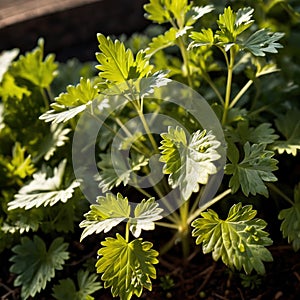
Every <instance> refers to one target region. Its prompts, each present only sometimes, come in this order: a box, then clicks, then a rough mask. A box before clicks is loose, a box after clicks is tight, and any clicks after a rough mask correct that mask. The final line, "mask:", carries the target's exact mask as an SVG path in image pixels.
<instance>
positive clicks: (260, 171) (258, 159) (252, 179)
mask: <svg viewBox="0 0 300 300" xmlns="http://www.w3.org/2000/svg"><path fill="white" fill-rule="evenodd" d="M231 147H232V149H236V151H235V152H234V154H232V153H233V152H232V149H230V148H229V147H228V158H229V160H230V161H231V163H229V164H227V166H226V169H225V173H226V174H229V175H232V177H231V178H230V181H229V186H230V187H231V189H232V193H235V192H236V191H237V190H238V189H239V188H240V187H241V188H242V191H243V193H244V194H245V195H246V196H249V194H252V195H256V194H260V195H263V196H265V197H268V195H269V192H268V189H267V187H266V185H265V183H264V181H276V180H277V178H276V176H275V175H274V174H273V173H272V172H273V171H275V170H277V169H278V168H277V166H276V164H277V162H278V161H277V160H276V159H274V158H272V157H273V156H274V152H273V151H268V150H265V147H266V145H265V144H259V145H258V144H253V145H251V146H250V144H249V142H246V143H245V145H244V148H243V149H244V159H243V160H242V161H241V162H239V152H238V151H237V148H236V147H235V146H234V145H231Z"/></svg>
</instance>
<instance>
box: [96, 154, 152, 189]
mask: <svg viewBox="0 0 300 300" xmlns="http://www.w3.org/2000/svg"><path fill="white" fill-rule="evenodd" d="M100 158H101V160H100V162H99V163H98V167H99V168H100V169H101V171H100V172H99V176H97V178H96V180H99V181H100V182H99V187H100V188H101V189H102V192H103V193H105V192H107V191H109V190H111V189H112V188H113V187H118V186H119V185H120V184H121V183H123V185H124V186H126V185H127V184H128V182H129V180H130V179H131V178H132V176H134V173H135V172H136V171H139V170H140V169H141V168H142V167H143V166H146V165H148V161H149V160H148V159H146V158H145V157H144V156H142V155H133V156H132V158H131V159H130V158H128V157H127V158H126V159H125V158H123V157H122V156H116V157H115V159H116V161H114V165H113V164H112V161H111V155H110V154H105V153H104V154H100ZM116 166H117V169H116Z"/></svg>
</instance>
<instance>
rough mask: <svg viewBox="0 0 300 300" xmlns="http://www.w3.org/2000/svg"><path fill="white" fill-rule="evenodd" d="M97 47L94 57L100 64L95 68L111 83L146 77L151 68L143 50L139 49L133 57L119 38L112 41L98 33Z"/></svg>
mask: <svg viewBox="0 0 300 300" xmlns="http://www.w3.org/2000/svg"><path fill="white" fill-rule="evenodd" d="M97 37H98V41H99V49H100V51H101V52H98V53H96V58H97V60H98V62H99V63H100V65H97V66H96V68H97V69H99V70H100V72H99V76H101V78H104V79H107V80H108V81H110V82H111V83H122V82H125V81H127V80H129V79H136V78H143V77H147V76H148V75H149V74H150V72H151V69H152V66H151V65H149V59H147V58H145V52H144V51H143V50H140V51H139V52H138V53H137V55H136V58H135V59H134V57H133V53H132V51H131V50H130V49H127V50H126V48H125V45H124V44H123V43H121V42H120V41H119V40H115V41H114V42H113V41H112V40H111V39H110V38H109V37H107V38H106V37H105V36H104V35H103V34H98V35H97Z"/></svg>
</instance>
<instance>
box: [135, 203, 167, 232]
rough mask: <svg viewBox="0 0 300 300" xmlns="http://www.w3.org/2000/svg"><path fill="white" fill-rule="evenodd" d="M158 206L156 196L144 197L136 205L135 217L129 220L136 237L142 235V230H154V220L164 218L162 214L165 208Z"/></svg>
mask: <svg viewBox="0 0 300 300" xmlns="http://www.w3.org/2000/svg"><path fill="white" fill-rule="evenodd" d="M158 206H159V204H158V203H157V202H155V199H154V198H150V199H148V200H146V199H144V200H143V201H142V202H141V203H139V204H138V205H137V206H136V208H135V210H134V217H133V218H130V220H129V224H130V226H129V229H130V231H131V232H132V234H133V235H134V236H135V237H136V238H137V237H139V236H140V235H141V232H142V230H153V229H154V226H155V225H154V222H155V221H157V220H159V219H161V218H162V216H161V215H160V214H161V213H162V212H163V209H162V208H159V207H158Z"/></svg>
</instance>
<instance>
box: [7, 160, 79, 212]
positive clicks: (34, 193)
mask: <svg viewBox="0 0 300 300" xmlns="http://www.w3.org/2000/svg"><path fill="white" fill-rule="evenodd" d="M66 163H67V160H66V159H64V160H63V161H61V163H60V164H59V165H58V167H55V168H54V170H53V176H52V177H50V176H48V174H47V172H46V171H45V170H41V171H39V172H37V173H35V174H33V180H32V181H30V182H29V183H28V184H27V185H24V186H23V187H22V188H21V189H20V190H19V192H18V193H17V194H15V197H14V200H13V201H11V202H9V203H8V209H9V210H12V209H16V208H24V209H31V208H33V207H39V206H42V205H43V206H53V205H55V204H56V203H57V202H59V201H61V202H63V203H66V202H67V200H68V199H70V198H71V197H72V195H73V193H74V190H75V188H77V187H78V186H79V185H80V183H79V181H77V180H74V181H73V182H72V183H71V184H70V185H69V186H68V187H67V188H65V189H63V188H62V180H63V176H64V172H65V167H66Z"/></svg>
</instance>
